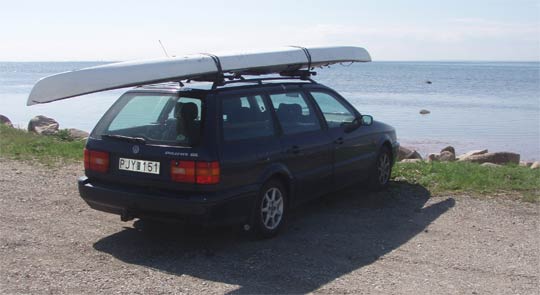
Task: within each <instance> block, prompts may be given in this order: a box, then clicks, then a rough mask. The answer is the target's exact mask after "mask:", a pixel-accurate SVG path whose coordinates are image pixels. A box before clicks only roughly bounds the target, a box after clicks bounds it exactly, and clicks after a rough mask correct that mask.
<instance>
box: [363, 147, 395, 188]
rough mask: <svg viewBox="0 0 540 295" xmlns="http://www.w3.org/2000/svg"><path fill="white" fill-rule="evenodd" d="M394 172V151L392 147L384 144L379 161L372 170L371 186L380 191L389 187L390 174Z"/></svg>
mask: <svg viewBox="0 0 540 295" xmlns="http://www.w3.org/2000/svg"><path fill="white" fill-rule="evenodd" d="M391 174H392V153H391V152H390V149H389V148H387V147H386V146H383V147H382V148H381V150H380V151H379V154H378V155H377V161H376V162H375V166H374V168H373V169H372V170H371V172H370V176H369V187H370V188H371V189H372V190H375V191H379V190H382V189H385V188H387V187H388V184H389V183H390V175H391Z"/></svg>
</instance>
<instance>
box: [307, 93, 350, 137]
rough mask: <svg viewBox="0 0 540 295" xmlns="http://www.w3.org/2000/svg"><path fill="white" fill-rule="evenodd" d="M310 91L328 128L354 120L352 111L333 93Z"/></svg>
mask: <svg viewBox="0 0 540 295" xmlns="http://www.w3.org/2000/svg"><path fill="white" fill-rule="evenodd" d="M310 93H311V96H313V99H315V102H316V103H317V105H319V108H320V109H321V111H322V113H323V115H324V119H325V120H326V123H327V124H328V128H336V127H340V126H341V125H342V124H343V123H351V122H353V121H354V119H355V117H356V116H355V115H354V113H353V112H352V111H350V110H349V109H348V108H347V107H346V106H345V105H343V103H341V102H340V101H339V100H338V99H337V98H335V97H334V96H333V95H330V94H328V93H326V92H320V91H311V92H310Z"/></svg>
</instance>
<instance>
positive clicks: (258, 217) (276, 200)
mask: <svg viewBox="0 0 540 295" xmlns="http://www.w3.org/2000/svg"><path fill="white" fill-rule="evenodd" d="M286 213H287V191H286V190H285V187H284V185H283V184H282V183H281V182H280V181H277V180H270V181H268V182H267V183H266V184H265V185H263V187H262V188H261V191H260V192H259V196H258V198H257V203H256V206H255V209H254V212H253V219H254V227H255V230H256V234H257V235H258V236H259V237H261V238H271V237H273V236H275V235H276V234H277V233H278V232H279V230H280V229H281V228H282V227H283V224H284V223H285V217H286V216H287V214H286Z"/></svg>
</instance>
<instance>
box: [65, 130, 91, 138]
mask: <svg viewBox="0 0 540 295" xmlns="http://www.w3.org/2000/svg"><path fill="white" fill-rule="evenodd" d="M67 131H68V133H69V136H71V138H73V139H86V138H88V135H89V134H88V132H86V131H83V130H79V129H75V128H69V129H68V130H67Z"/></svg>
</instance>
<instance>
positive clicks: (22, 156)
mask: <svg viewBox="0 0 540 295" xmlns="http://www.w3.org/2000/svg"><path fill="white" fill-rule="evenodd" d="M66 132H67V131H62V130H61V131H60V132H59V133H58V134H57V135H53V136H43V135H37V134H34V133H29V132H26V131H24V130H21V129H16V128H10V127H7V126H5V125H3V124H0V156H1V157H5V158H11V159H16V160H25V161H33V160H37V161H39V162H40V163H43V164H48V165H50V164H54V163H61V162H66V161H80V160H82V157H83V149H84V145H85V142H84V141H78V140H73V139H72V138H71V137H69V134H67V133H66Z"/></svg>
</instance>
